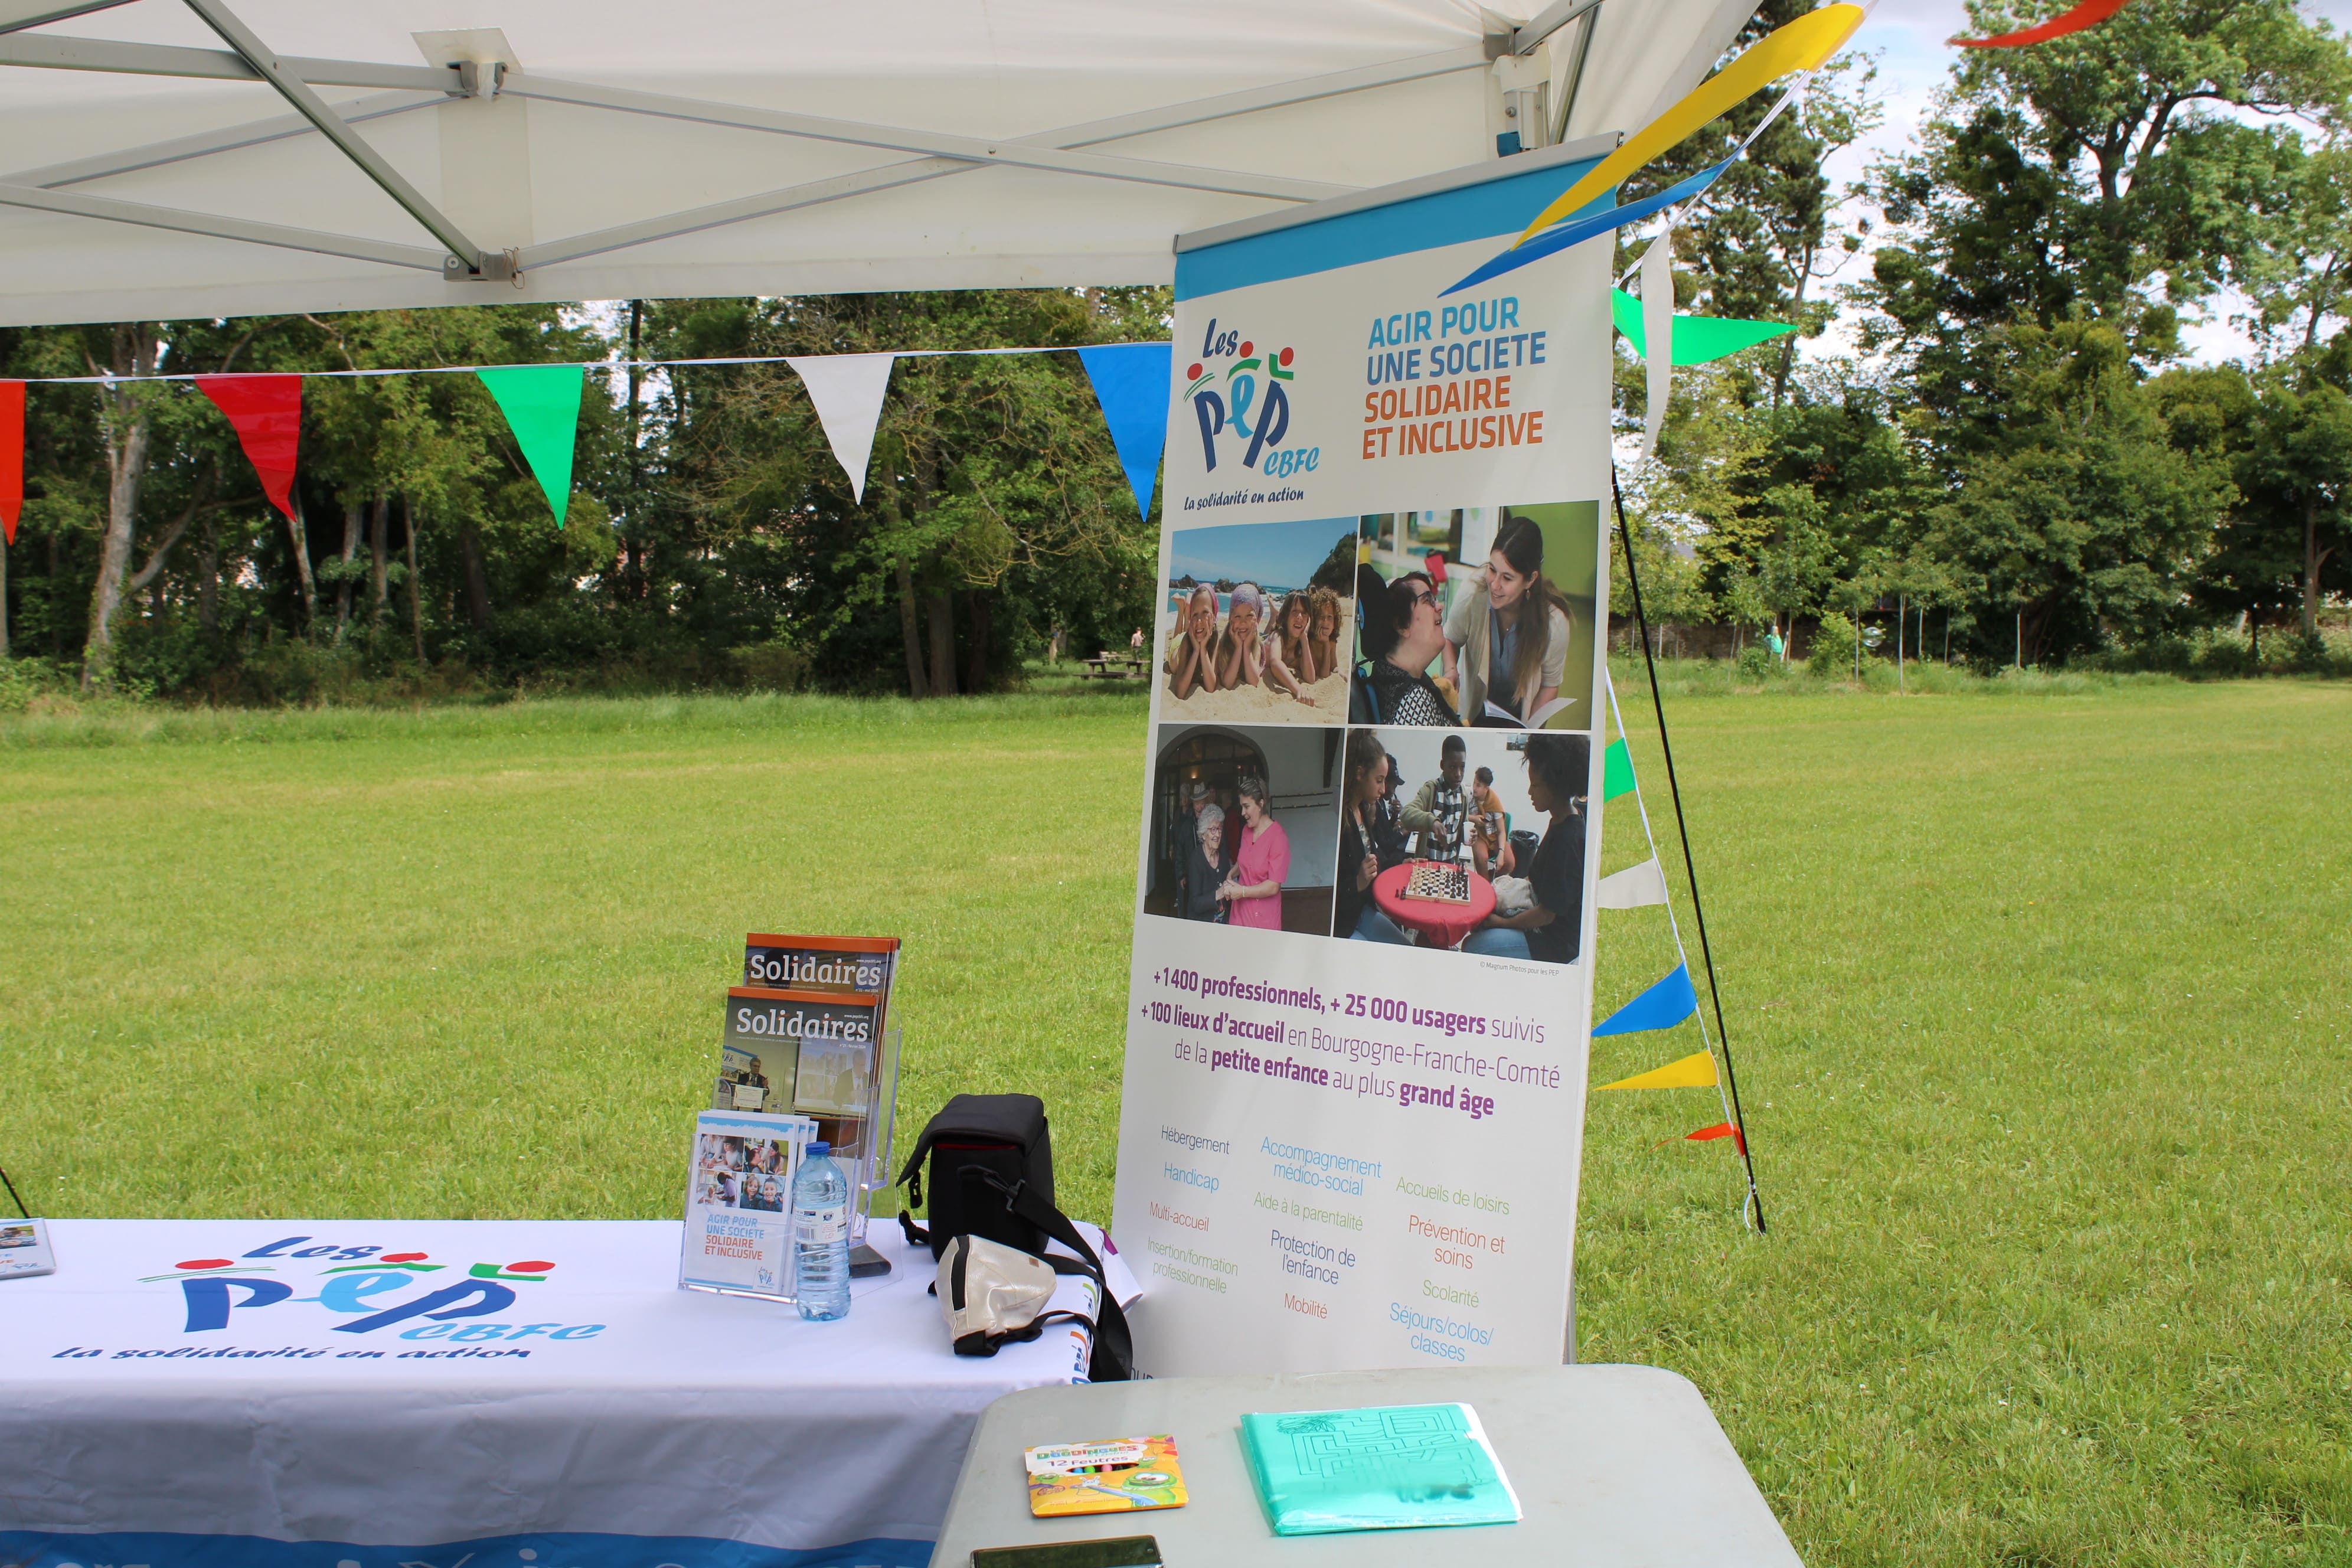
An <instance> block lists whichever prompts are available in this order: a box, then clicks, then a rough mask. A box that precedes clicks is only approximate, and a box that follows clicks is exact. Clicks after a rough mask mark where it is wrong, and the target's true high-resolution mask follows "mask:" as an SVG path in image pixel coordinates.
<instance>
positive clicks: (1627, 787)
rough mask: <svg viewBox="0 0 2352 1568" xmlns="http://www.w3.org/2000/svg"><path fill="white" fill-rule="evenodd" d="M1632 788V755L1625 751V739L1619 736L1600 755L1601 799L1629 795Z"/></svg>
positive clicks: (1612, 798)
mask: <svg viewBox="0 0 2352 1568" xmlns="http://www.w3.org/2000/svg"><path fill="white" fill-rule="evenodd" d="M1632 792H1633V752H1629V751H1627V750H1626V749H1625V739H1624V737H1623V736H1622V735H1621V736H1619V737H1618V738H1617V739H1616V740H1613V741H1612V742H1609V749H1608V750H1607V751H1606V752H1602V753H1601V799H1602V800H1615V799H1616V798H1617V797H1618V796H1619V795H1629V794H1631V793H1632Z"/></svg>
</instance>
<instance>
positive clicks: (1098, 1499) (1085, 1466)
mask: <svg viewBox="0 0 2352 1568" xmlns="http://www.w3.org/2000/svg"><path fill="white" fill-rule="evenodd" d="M1021 1462H1022V1466H1023V1468H1025V1469H1026V1470H1027V1471H1028V1473H1029V1512H1030V1514H1031V1515H1032V1516H1033V1517H1034V1518H1037V1519H1065V1518H1068V1517H1070V1516H1072V1515H1076V1514H1083V1513H1135V1512H1140V1511H1141V1510H1145V1509H1152V1508H1182V1507H1183V1506H1184V1502H1185V1496H1184V1472H1183V1471H1182V1470H1181V1468H1178V1466H1177V1463H1176V1439H1175V1438H1174V1437H1173V1436H1171V1435H1170V1434H1168V1433H1166V1432H1161V1433H1158V1434H1156V1435H1154V1436H1149V1437H1113V1438H1109V1439H1108V1440H1106V1441H1104V1442H1099V1443H1055V1444H1050V1445H1048V1446H1046V1447H1042V1448H1028V1449H1024V1450H1023V1452H1022V1455H1021Z"/></svg>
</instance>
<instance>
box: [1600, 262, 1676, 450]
mask: <svg viewBox="0 0 2352 1568" xmlns="http://www.w3.org/2000/svg"><path fill="white" fill-rule="evenodd" d="M1641 272H1642V330H1643V331H1644V332H1646V333H1647V334H1648V335H1649V342H1650V348H1649V353H1646V354H1644V355H1643V359H1644V360H1646V361H1647V362H1648V363H1647V367H1646V368H1647V371H1648V378H1647V382H1648V393H1649V395H1648V396H1647V398H1646V399H1644V405H1645V406H1644V409H1643V415H1642V456H1643V457H1644V458H1647V457H1648V456H1649V455H1650V454H1651V453H1653V452H1654V451H1656V450H1657V449H1658V432H1659V431H1660V430H1661V429H1663V428H1664V426H1665V423H1666V404H1667V402H1668V400H1669V399H1670V398H1671V397H1672V396H1673V395H1674V380H1675V372H1674V359H1675V226H1674V225H1673V224H1671V223H1670V224H1668V225H1666V226H1665V229H1664V232H1662V233H1661V234H1660V235H1659V236H1658V237H1657V238H1655V239H1654V240H1652V241H1650V248H1649V249H1647V250H1645V251H1643V253H1642V267H1641ZM1612 292H1614V290H1612Z"/></svg>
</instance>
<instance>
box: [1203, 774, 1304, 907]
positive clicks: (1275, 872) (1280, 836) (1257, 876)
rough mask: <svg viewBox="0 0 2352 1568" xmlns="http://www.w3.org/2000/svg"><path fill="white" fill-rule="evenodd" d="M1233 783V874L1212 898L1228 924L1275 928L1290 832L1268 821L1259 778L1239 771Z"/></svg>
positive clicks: (1268, 808) (1271, 816)
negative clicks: (1237, 809)
mask: <svg viewBox="0 0 2352 1568" xmlns="http://www.w3.org/2000/svg"><path fill="white" fill-rule="evenodd" d="M1234 787H1235V789H1236V791H1237V793H1238V794H1239V795H1240V796H1241V802H1242V838H1241V845H1240V847H1239V848H1238V850H1237V851H1236V852H1235V854H1234V869H1233V875H1232V876H1230V877H1228V878H1226V879H1225V883H1224V886H1223V887H1221V888H1219V889H1217V897H1218V898H1220V899H1223V900H1225V904H1226V923H1227V924H1228V925H1237V926H1255V927H1257V928H1258V929H1260V930H1262V931H1280V930H1281V929H1282V884H1283V881H1284V880H1285V879H1286V878H1288V877H1289V875H1290V836H1289V835H1288V834H1286V833H1285V832H1284V831H1283V830H1282V824H1280V823H1279V822H1276V820H1275V819H1274V809H1273V807H1272V806H1271V805H1268V804H1267V802H1266V796H1265V780H1264V779H1262V778H1259V777H1257V776H1256V775H1255V774H1252V773H1244V774H1243V775H1242V777H1241V783H1240V784H1237V785H1235V786H1234Z"/></svg>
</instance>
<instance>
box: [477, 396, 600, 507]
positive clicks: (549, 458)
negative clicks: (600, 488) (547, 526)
mask: <svg viewBox="0 0 2352 1568" xmlns="http://www.w3.org/2000/svg"><path fill="white" fill-rule="evenodd" d="M474 374H476V375H478V376H480V377H481V378H482V384H483V385H484V386H487V387H488V388H489V389H490V395H491V396H492V397H495V398H497V399H498V403H499V412H500V413H502V414H504V415H505V416H507V428H508V429H509V430H511V431H513V432H514V438H515V445H516V446H518V447H521V448H522V460H523V461H524V462H526V463H529V464H530V474H531V478H533V479H537V480H538V481H539V488H540V489H542V490H545V491H546V492H547V504H548V505H549V506H551V507H552V508H554V509H555V526H556V527H558V528H562V526H563V514H564V512H565V511H566V510H568V509H569V508H570V507H571V505H572V441H573V439H574V437H577V435H578V434H579V430H580V387H581V384H582V383H583V382H584V381H585V380H586V379H587V377H588V372H587V370H586V368H585V367H584V366H581V365H576V364H499V365H486V366H484V367H483V368H482V369H480V370H478V371H476V372H475V373H474Z"/></svg>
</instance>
